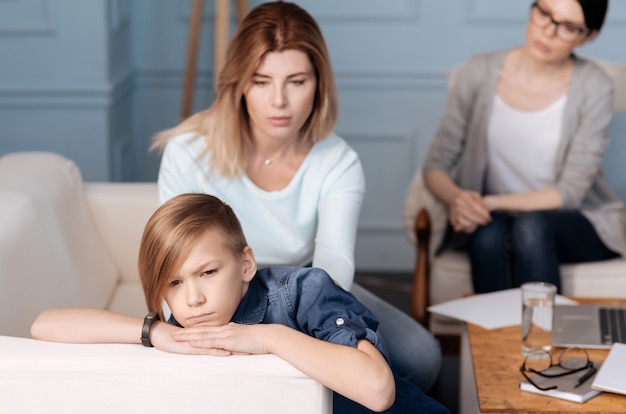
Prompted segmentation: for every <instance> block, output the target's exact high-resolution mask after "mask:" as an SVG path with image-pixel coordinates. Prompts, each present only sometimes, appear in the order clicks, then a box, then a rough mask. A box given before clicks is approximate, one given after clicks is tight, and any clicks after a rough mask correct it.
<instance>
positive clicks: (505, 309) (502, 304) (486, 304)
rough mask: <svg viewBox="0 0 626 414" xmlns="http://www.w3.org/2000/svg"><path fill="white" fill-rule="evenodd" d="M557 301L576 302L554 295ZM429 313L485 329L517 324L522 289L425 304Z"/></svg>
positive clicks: (519, 314)
mask: <svg viewBox="0 0 626 414" xmlns="http://www.w3.org/2000/svg"><path fill="white" fill-rule="evenodd" d="M555 303H556V304H558V305H561V304H569V305H574V304H576V303H577V302H576V301H574V300H572V299H569V298H566V297H565V296H560V295H557V296H556V299H555ZM428 310H429V311H430V312H432V313H437V314H439V315H444V316H448V317H450V318H454V319H459V320H461V321H465V322H471V323H473V324H475V325H480V326H482V327H483V328H485V329H497V328H503V327H505V326H513V325H519V324H520V323H521V320H522V293H521V290H520V289H519V288H516V289H507V290H501V291H499V292H493V293H483V294H480V295H473V296H468V297H466V298H461V299H455V300H451V301H449V302H444V303H440V304H438V305H433V306H430V307H429V308H428Z"/></svg>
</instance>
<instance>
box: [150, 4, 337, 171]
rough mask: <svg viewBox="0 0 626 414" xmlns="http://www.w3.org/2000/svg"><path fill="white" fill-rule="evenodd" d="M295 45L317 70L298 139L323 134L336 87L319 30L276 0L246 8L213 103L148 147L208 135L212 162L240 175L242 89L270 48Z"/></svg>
mask: <svg viewBox="0 0 626 414" xmlns="http://www.w3.org/2000/svg"><path fill="white" fill-rule="evenodd" d="M291 49H293V50H299V51H301V52H303V53H305V54H306V55H307V56H308V57H309V59H310V60H311V64H312V65H313V68H314V69H315V73H316V76H317V90H316V92H315V98H314V99H315V101H314V103H313V110H312V111H311V114H310V116H309V118H308V119H307V120H306V122H305V123H304V125H303V126H302V128H301V130H300V138H299V139H300V140H301V142H309V143H315V142H317V141H319V140H321V139H323V138H325V137H327V136H328V135H329V134H330V132H331V131H332V129H333V128H334V126H335V122H336V121H337V111H338V103H337V90H336V87H335V80H334V77H333V73H332V68H331V64H330V57H329V54H328V50H327V48H326V43H325V41H324V37H323V36H322V32H321V30H320V28H319V26H318V25H317V23H316V22H315V20H314V19H313V17H311V15H310V14H309V13H308V12H306V11H305V10H304V9H302V8H301V7H299V6H298V5H296V4H293V3H288V2H282V1H276V2H269V3H264V4H261V5H259V6H257V7H255V8H254V9H252V10H251V11H250V13H248V15H247V16H246V17H245V18H244V19H243V21H242V22H241V24H240V25H239V27H238V29H237V31H236V32H235V34H234V36H233V39H232V40H231V42H230V44H229V46H228V49H227V52H226V61H225V63H224V67H223V69H222V70H221V72H220V74H219V79H218V86H217V96H216V99H215V102H214V103H213V105H212V106H211V107H210V108H208V109H206V110H204V111H202V112H199V113H197V114H194V115H192V116H191V117H189V118H188V119H186V120H184V121H183V122H182V123H180V124H179V125H178V126H176V127H174V128H172V129H168V130H165V131H162V132H160V133H158V134H157V135H156V136H155V138H154V142H153V145H152V148H153V149H154V148H163V147H165V145H166V144H167V142H168V141H169V140H170V139H172V138H173V137H175V136H178V135H181V134H184V133H190V132H192V133H194V136H195V137H196V138H197V137H200V136H201V137H203V138H204V139H206V147H205V151H204V152H203V154H201V156H208V157H209V162H210V165H211V168H214V169H215V170H216V171H217V172H218V173H220V174H221V175H223V176H226V177H236V176H240V175H242V174H243V173H244V171H245V166H246V162H247V160H248V156H249V154H250V151H251V148H252V137H251V133H250V123H249V116H248V111H247V108H246V102H245V98H244V95H243V93H244V90H245V88H246V87H247V85H248V83H249V82H250V80H251V79H252V75H253V74H254V71H255V70H256V69H257V68H258V66H259V65H260V63H261V60H262V59H263V57H264V56H265V55H266V54H267V53H269V52H281V51H284V50H291Z"/></svg>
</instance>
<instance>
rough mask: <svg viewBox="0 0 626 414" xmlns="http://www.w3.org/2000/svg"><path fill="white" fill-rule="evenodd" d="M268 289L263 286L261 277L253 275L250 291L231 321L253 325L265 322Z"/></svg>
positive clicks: (249, 286)
mask: <svg viewBox="0 0 626 414" xmlns="http://www.w3.org/2000/svg"><path fill="white" fill-rule="evenodd" d="M267 299H268V291H267V289H264V288H263V284H262V282H261V281H260V278H257V277H253V278H252V280H251V281H250V284H249V285H248V291H247V292H246V294H245V295H244V297H243V299H242V300H241V303H240V304H239V306H238V307H237V310H236V311H235V314H234V315H233V317H232V319H231V322H235V323H240V324H245V325H253V324H257V323H261V322H263V319H265V314H266V312H267V303H268V300H267Z"/></svg>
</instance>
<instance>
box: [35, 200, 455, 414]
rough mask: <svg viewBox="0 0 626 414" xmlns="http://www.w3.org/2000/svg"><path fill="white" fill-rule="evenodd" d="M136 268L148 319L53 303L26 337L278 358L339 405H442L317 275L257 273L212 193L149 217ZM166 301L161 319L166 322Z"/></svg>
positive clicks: (372, 326) (358, 309)
mask: <svg viewBox="0 0 626 414" xmlns="http://www.w3.org/2000/svg"><path fill="white" fill-rule="evenodd" d="M139 273H140V276H141V281H142V285H143V289H144V294H145V298H146V303H147V304H148V309H149V310H150V313H149V314H148V316H146V318H145V319H144V320H143V321H142V320H141V319H139V318H135V317H131V316H126V315H121V314H117V313H113V312H110V311H106V310H101V309H84V308H68V309H56V310H48V311H45V312H43V313H42V314H41V315H40V316H39V317H38V318H37V320H36V321H35V322H34V323H33V326H32V327H31V334H32V336H33V337H34V338H36V339H43V340H49V341H60V342H73V343H107V342H122V343H143V344H144V345H145V346H155V347H156V348H158V349H160V350H163V351H167V352H174V353H183V354H206V355H219V356H226V355H231V354H265V353H273V354H276V355H277V356H279V357H281V358H282V359H284V360H286V361H287V362H289V363H291V364H292V365H293V366H295V367H296V368H298V369H299V370H301V371H302V372H303V373H305V374H307V375H308V376H310V377H311V378H313V379H315V380H317V381H318V382H320V383H321V384H323V385H325V386H326V387H328V388H330V389H332V390H333V391H335V393H334V411H335V412H367V411H368V409H369V410H373V411H384V410H388V411H387V412H408V411H409V410H410V412H417V411H415V410H418V411H419V412H446V410H445V409H444V408H443V407H441V406H439V405H438V404H437V403H436V402H435V401H433V400H431V399H429V398H428V397H426V396H425V395H423V394H421V392H420V391H419V390H418V389H417V387H415V386H413V385H412V384H409V383H408V382H405V381H401V380H397V379H396V380H395V381H394V376H393V373H392V372H391V369H390V368H389V365H388V363H387V360H386V355H385V350H384V346H383V344H382V342H381V340H380V338H379V337H378V336H377V334H376V328H377V326H378V321H377V320H376V318H375V316H374V315H373V314H372V313H371V312H370V311H369V310H368V309H367V308H365V307H364V306H363V305H361V304H360V303H359V302H358V301H357V300H356V299H355V298H354V297H353V296H352V295H351V294H350V293H347V292H346V291H344V290H343V289H341V288H339V287H338V286H336V285H335V283H334V282H333V281H332V279H331V278H330V276H328V274H326V273H325V272H324V271H322V270H321V269H315V268H294V267H272V268H266V269H261V270H258V271H257V267H256V262H255V260H254V253H253V251H252V249H251V248H250V247H249V246H248V245H247V242H246V240H245V237H244V234H243V231H242V229H241V226H240V224H239V221H238V219H237V217H236V216H235V214H234V213H233V211H232V209H231V208H230V207H229V206H227V205H226V204H224V203H222V202H221V201H220V200H219V199H217V198H215V197H213V196H210V195H206V194H182V195H180V196H177V197H174V198H172V199H170V200H169V201H167V202H166V203H165V204H163V205H162V206H161V207H160V208H159V209H158V210H157V211H156V212H155V213H154V214H153V216H152V217H151V218H150V220H149V221H148V223H147V225H146V228H145V230H144V234H143V238H142V241H141V246H140V249H139ZM163 300H165V301H166V302H167V304H168V306H169V308H170V309H171V312H172V314H171V316H170V318H169V320H168V323H165V322H161V321H164V315H163V310H162V302H163ZM182 328H184V329H182ZM394 400H395V402H394Z"/></svg>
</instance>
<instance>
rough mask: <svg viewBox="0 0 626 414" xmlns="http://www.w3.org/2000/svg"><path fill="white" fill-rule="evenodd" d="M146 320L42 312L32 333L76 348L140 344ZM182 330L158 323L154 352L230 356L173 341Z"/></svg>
mask: <svg viewBox="0 0 626 414" xmlns="http://www.w3.org/2000/svg"><path fill="white" fill-rule="evenodd" d="M142 327H143V319H142V318H137V317H134V316H129V315H124V314H121V313H116V312H111V311H108V310H104V309H95V308H63V309H50V310H46V311H44V312H42V313H41V314H40V315H39V316H38V317H37V319H36V320H35V322H33V324H32V326H31V328H30V333H31V336H32V337H33V338H35V339H40V340H44V341H51V342H67V343H75V344H104V343H122V344H141V328H142ZM180 329H182V328H179V327H176V326H174V325H170V324H168V323H165V322H160V321H157V322H155V323H154V324H153V325H152V329H151V331H150V341H151V342H152V345H154V347H155V348H157V349H159V350H161V351H166V352H172V353H177V354H198V353H204V354H207V353H210V354H212V355H230V353H229V352H225V351H223V350H210V351H207V350H204V351H202V350H200V349H198V348H195V347H192V346H190V345H189V344H188V343H184V342H177V341H174V340H173V339H172V335H171V332H172V331H176V330H180Z"/></svg>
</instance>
